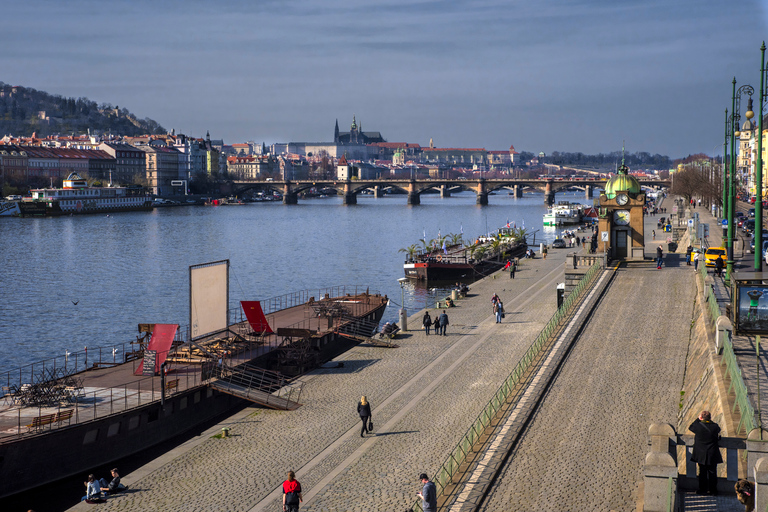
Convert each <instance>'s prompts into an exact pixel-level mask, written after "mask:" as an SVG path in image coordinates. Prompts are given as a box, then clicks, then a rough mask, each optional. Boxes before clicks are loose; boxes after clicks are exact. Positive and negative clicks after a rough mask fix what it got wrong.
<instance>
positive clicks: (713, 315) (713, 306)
mask: <svg viewBox="0 0 768 512" xmlns="http://www.w3.org/2000/svg"><path fill="white" fill-rule="evenodd" d="M706 300H707V311H709V317H710V319H711V320H712V323H714V322H715V321H716V320H717V319H718V318H719V317H720V316H722V314H723V312H722V311H721V310H720V304H718V303H717V297H716V296H715V290H714V288H712V287H711V286H707V298H706Z"/></svg>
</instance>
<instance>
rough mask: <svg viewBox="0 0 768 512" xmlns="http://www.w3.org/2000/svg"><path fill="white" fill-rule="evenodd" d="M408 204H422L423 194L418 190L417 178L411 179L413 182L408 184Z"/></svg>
mask: <svg viewBox="0 0 768 512" xmlns="http://www.w3.org/2000/svg"><path fill="white" fill-rule="evenodd" d="M408 204H410V205H414V206H415V205H417V204H421V196H420V195H419V192H418V191H417V190H416V180H411V182H410V183H409V184H408Z"/></svg>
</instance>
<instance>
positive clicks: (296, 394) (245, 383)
mask: <svg viewBox="0 0 768 512" xmlns="http://www.w3.org/2000/svg"><path fill="white" fill-rule="evenodd" d="M213 386H214V387H215V388H217V389H220V390H222V389H223V388H226V389H229V390H230V391H231V392H232V393H233V394H236V395H237V396H242V397H246V398H249V399H252V398H257V400H258V402H260V403H262V404H264V405H267V406H272V407H276V408H279V409H287V408H289V407H290V404H291V403H295V404H298V403H299V400H300V399H301V391H302V389H303V388H304V383H303V382H302V381H300V380H298V379H292V380H288V379H286V377H285V376H284V375H283V374H281V373H280V372H275V371H272V370H266V369H264V368H259V367H258V366H254V365H250V364H244V365H241V366H239V367H237V368H234V369H233V368H225V369H224V370H223V371H220V372H219V379H218V381H217V382H215V383H214V384H213ZM254 391H255V392H256V393H254ZM256 395H258V396H256Z"/></svg>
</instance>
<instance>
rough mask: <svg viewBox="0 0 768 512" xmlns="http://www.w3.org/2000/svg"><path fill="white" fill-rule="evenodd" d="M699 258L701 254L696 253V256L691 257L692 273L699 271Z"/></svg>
mask: <svg viewBox="0 0 768 512" xmlns="http://www.w3.org/2000/svg"><path fill="white" fill-rule="evenodd" d="M699 258H701V253H700V252H698V251H697V252H696V254H694V255H693V271H694V272H698V270H699Z"/></svg>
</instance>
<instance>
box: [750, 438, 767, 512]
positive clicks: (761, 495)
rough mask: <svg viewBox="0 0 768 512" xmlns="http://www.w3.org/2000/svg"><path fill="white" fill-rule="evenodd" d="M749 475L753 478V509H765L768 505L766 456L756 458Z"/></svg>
mask: <svg viewBox="0 0 768 512" xmlns="http://www.w3.org/2000/svg"><path fill="white" fill-rule="evenodd" d="M747 443H749V441H747ZM747 467H751V466H747ZM749 476H752V477H753V478H754V480H755V510H766V508H767V507H768V457H761V458H759V459H757V462H756V464H755V466H754V472H753V474H752V475H749Z"/></svg>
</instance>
